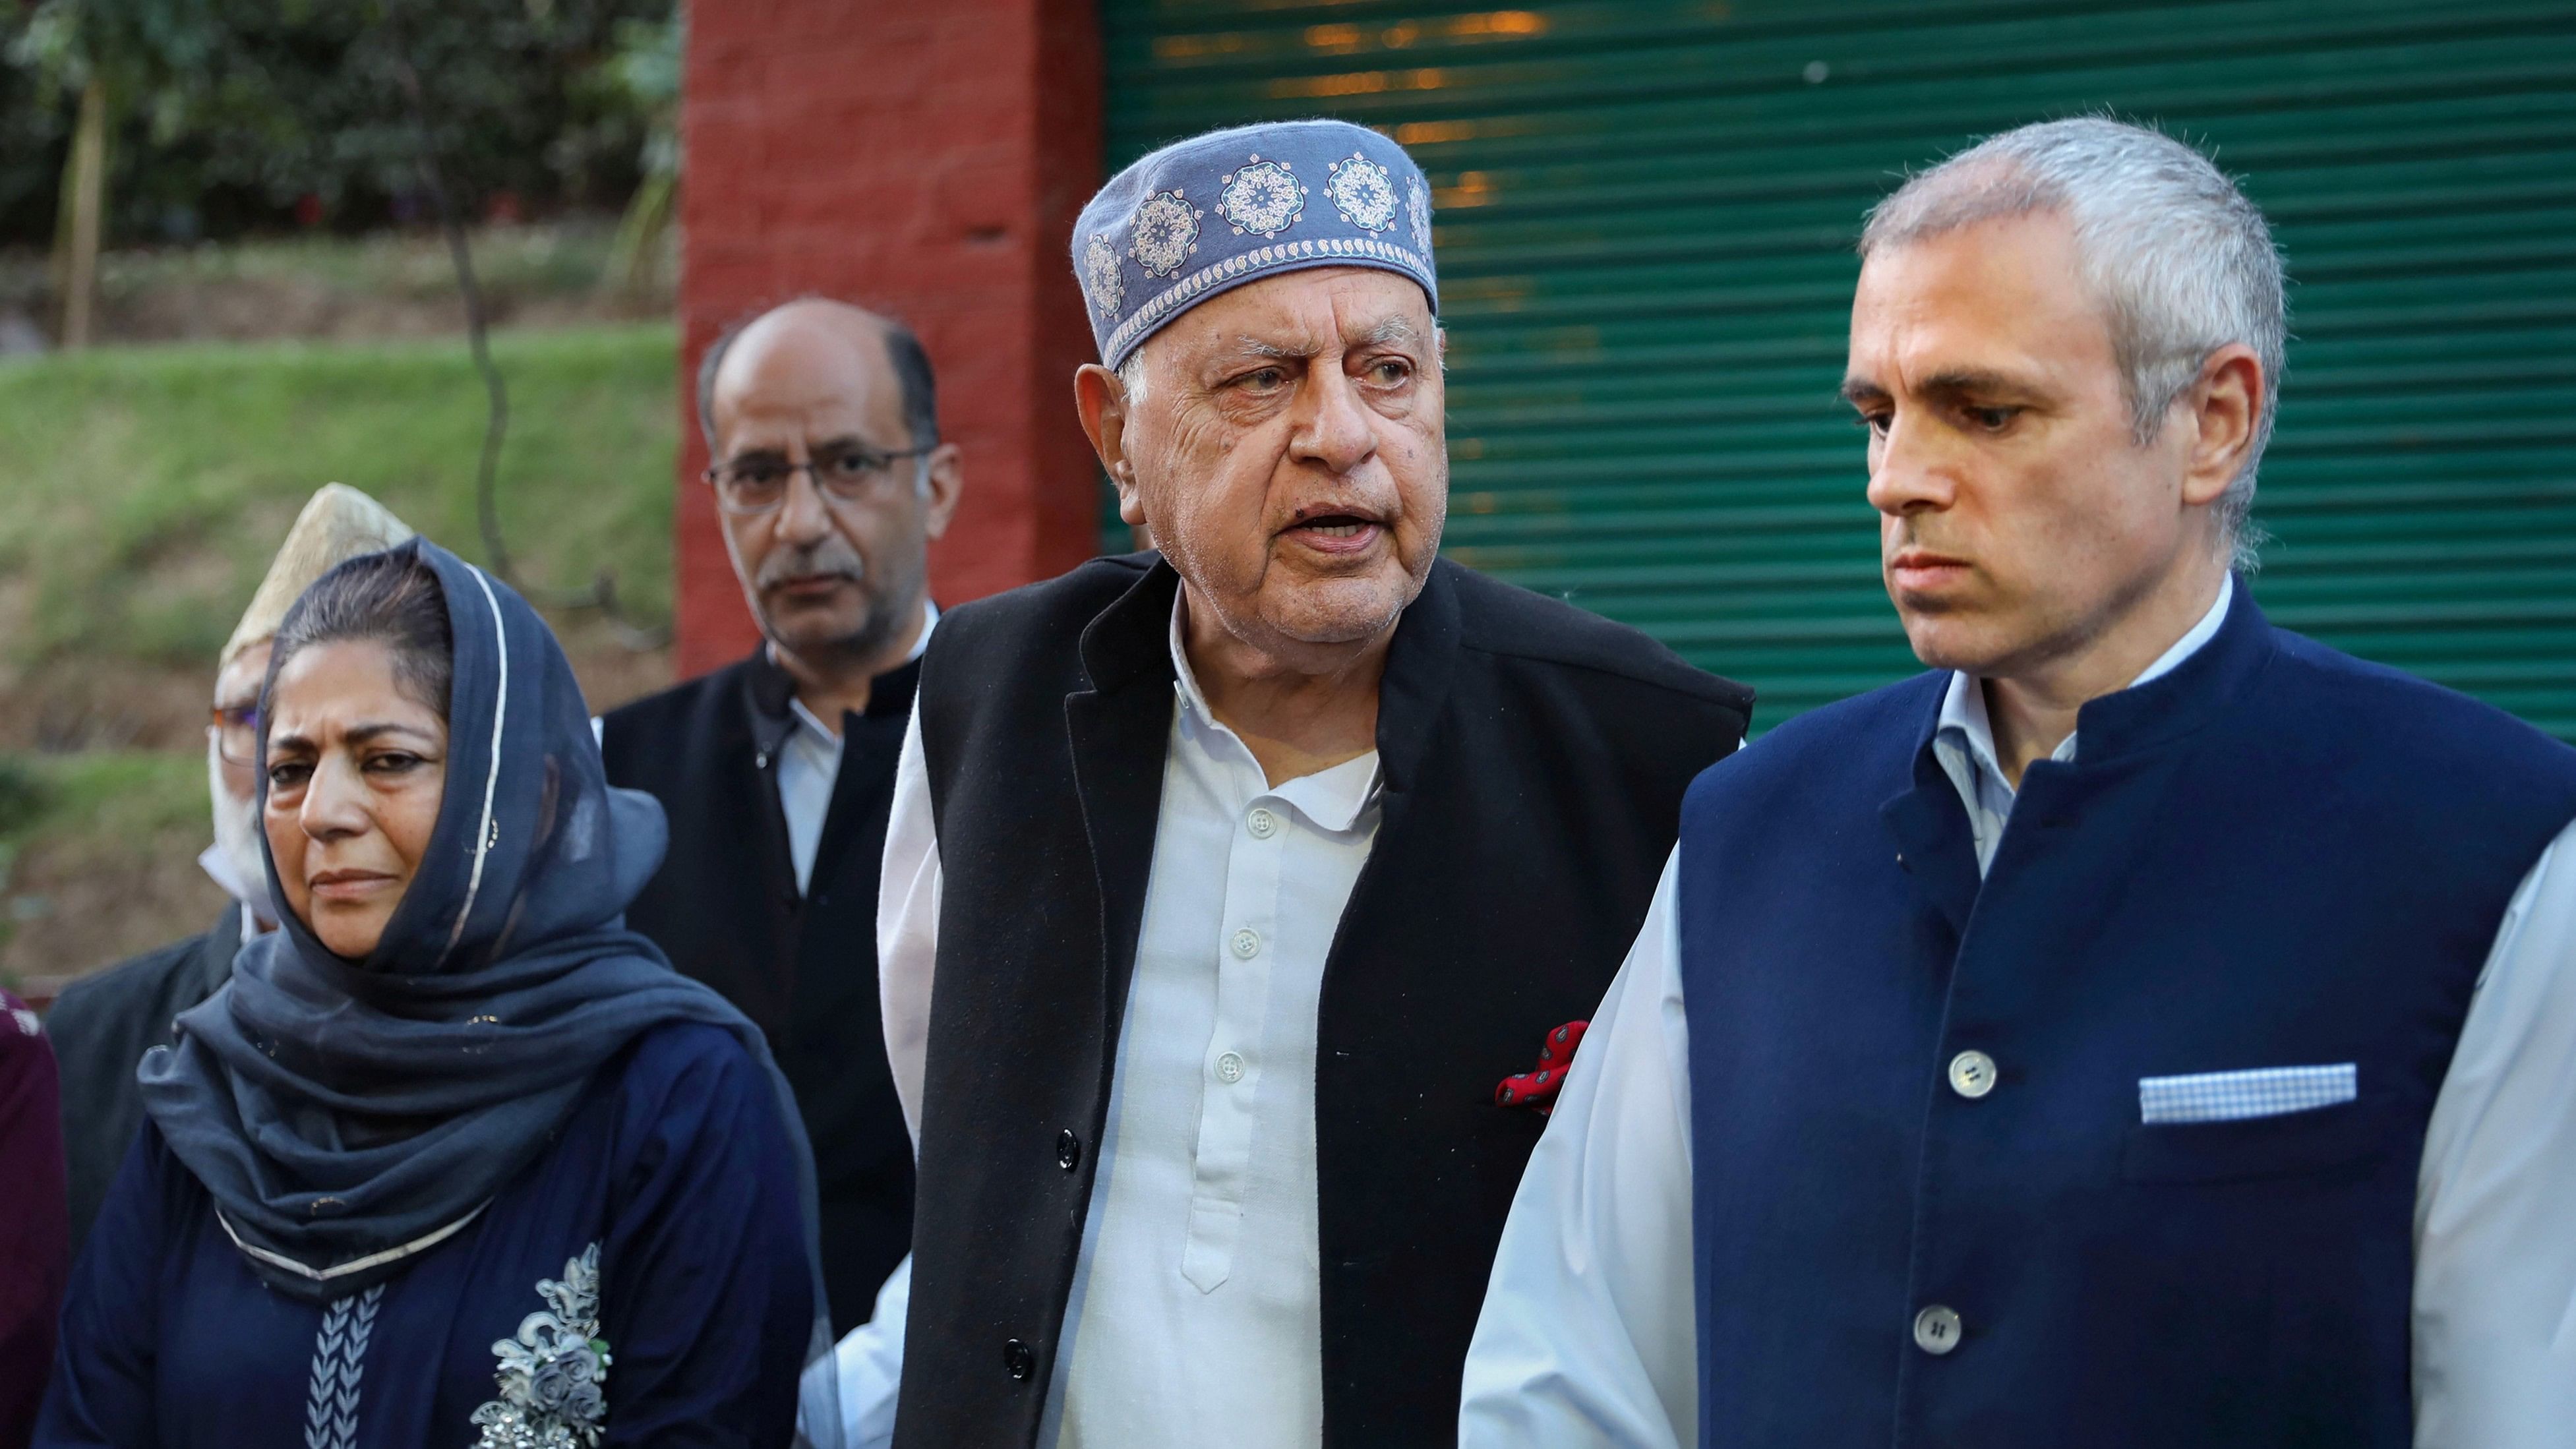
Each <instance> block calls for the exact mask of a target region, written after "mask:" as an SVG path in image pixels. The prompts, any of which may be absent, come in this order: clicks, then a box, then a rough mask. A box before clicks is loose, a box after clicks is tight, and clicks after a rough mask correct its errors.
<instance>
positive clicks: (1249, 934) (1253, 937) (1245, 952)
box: [1233, 926, 1261, 961]
mask: <svg viewBox="0 0 2576 1449" xmlns="http://www.w3.org/2000/svg"><path fill="white" fill-rule="evenodd" d="M1233 944H1234V954H1235V955H1236V956H1237V957H1238V958H1240V959H1242V960H1245V961H1249V960H1251V959H1252V958H1253V957H1255V956H1258V955H1260V954H1261V933H1260V932H1259V931H1256V930H1254V929H1252V928H1251V927H1250V926H1246V927H1244V928H1243V929H1242V930H1240V931H1237V932H1235V933H1234V943H1233Z"/></svg>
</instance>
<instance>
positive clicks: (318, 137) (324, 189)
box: [0, 0, 673, 240]
mask: <svg viewBox="0 0 2576 1449" xmlns="http://www.w3.org/2000/svg"><path fill="white" fill-rule="evenodd" d="M672 13H673V3H672V0H38V3H37V4H35V5H34V6H32V7H31V8H28V9H26V10H25V11H24V12H23V14H22V15H19V16H15V17H7V18H0V27H5V29H0V35H5V38H6V43H7V53H8V57H9V60H10V61H11V64H12V68H13V69H14V71H15V72H16V75H15V76H14V77H13V80H14V83H13V84H6V85H0V139H6V140H9V141H11V142H13V143H17V142H25V143H32V144H36V145H42V146H45V147H47V148H48V149H47V150H46V152H45V153H43V154H45V155H46V156H48V157H49V158H50V164H51V166H52V167H54V168H59V166H60V164H61V155H62V152H61V146H62V141H61V136H62V134H63V132H64V131H65V130H66V129H67V126H66V125H65V123H64V120H63V118H64V116H65V115H67V113H68V101H67V99H66V95H67V93H76V92H77V90H78V88H79V86H80V85H81V84H82V83H83V82H84V81H85V80H86V79H87V78H88V77H89V76H90V75H91V74H93V73H95V74H98V75H100V76H101V77H103V78H104V79H105V80H106V81H107V82H108V86H109V90H110V93H111V97H112V104H113V106H114V108H115V112H116V115H117V116H118V126H117V129H116V141H115V145H114V147H113V148H112V155H113V156H114V157H115V161H116V174H115V178H114V186H113V189H112V194H111V225H110V232H111V234H112V235H115V236H118V237H122V238H125V239H129V240H130V239H136V238H157V237H171V238H178V239H187V238H192V237H194V236H197V235H200V234H214V235H222V234H230V233H234V232H238V231H240V230H243V229H248V228H259V227H264V226H276V225H279V224H282V223H284V222H285V221H287V220H288V218H289V217H290V216H291V208H292V207H293V206H294V205H295V203H296V202H297V201H298V200H299V199H301V198H304V197H307V196H310V197H313V198H316V199H317V200H318V201H319V202H320V204H321V206H322V208H323V211H324V213H325V214H326V215H327V216H328V217H330V218H331V219H332V221H333V222H334V223H335V224H338V225H343V226H360V225H367V224H372V223H375V222H379V221H382V220H386V219H392V220H397V221H408V220H420V219H426V216H427V209H428V208H427V196H428V188H427V186H426V185H425V182H424V177H423V173H422V170H421V157H422V154H423V149H424V143H426V145H427V147H428V149H429V150H430V151H431V152H432V153H434V154H435V155H436V156H437V158H438V165H439V170H440V174H441V176H442V178H443V180H444V181H445V183H446V185H447V187H448V188H449V190H450V191H451V192H452V193H453V194H454V195H455V196H456V198H457V199H458V201H459V203H460V205H461V206H463V207H465V208H468V209H471V208H475V207H478V206H479V205H480V204H482V203H483V202H484V201H485V200H486V199H488V198H490V197H491V196H493V195H494V194H496V193H499V192H504V191H506V192H510V193H512V194H514V195H516V196H518V197H519V198H521V200H522V201H523V202H524V203H525V204H527V205H530V206H537V207H544V206H548V205H552V204H555V203H579V204H588V205H595V206H607V205H615V204H617V203H619V202H620V201H622V200H623V199H624V197H625V196H626V194H627V193H628V192H629V191H631V190H632V189H633V187H634V185H635V182H636V179H637V178H638V176H639V175H640V174H641V170H642V162H641V159H640V157H641V153H642V151H643V150H644V147H645V143H646V138H647V137H648V136H649V135H650V134H651V132H652V129H653V123H654V116H653V111H652V103H651V102H650V101H649V100H647V99H645V98H644V96H643V93H642V92H639V91H638V90H637V89H636V87H635V86H634V85H633V84H631V83H630V82H629V81H628V80H627V79H625V78H624V77H623V72H624V71H626V70H628V69H631V66H630V65H629V64H628V62H627V61H626V60H625V59H624V57H625V56H626V55H627V46H628V38H629V37H630V36H631V35H632V34H633V33H635V32H634V31H633V27H636V26H639V25H640V26H643V27H645V28H646V29H647V30H651V29H654V28H656V27H661V28H667V27H668V26H669V24H670V21H671V17H672ZM49 118H50V123H48V122H49ZM34 169H36V168H35V167H34V166H33V165H31V164H30V162H29V160H28V158H27V156H26V155H25V153H24V152H23V151H22V150H21V149H20V148H19V146H18V145H15V144H13V145H12V146H11V147H10V148H9V150H8V152H7V155H6V158H5V160H0V234H6V235H14V236H17V237H19V238H20V239H22V240H31V239H35V238H36V237H38V236H41V235H43V232H42V231H41V230H39V229H38V227H37V223H38V221H39V219H40V218H43V219H49V218H50V214H51V210H50V208H51V198H50V196H49V195H46V194H44V193H43V192H41V191H40V190H39V189H38V188H36V187H34V186H33V185H31V184H30V179H31V178H29V177H27V176H23V175H21V174H20V173H22V172H29V171H33V170H34Z"/></svg>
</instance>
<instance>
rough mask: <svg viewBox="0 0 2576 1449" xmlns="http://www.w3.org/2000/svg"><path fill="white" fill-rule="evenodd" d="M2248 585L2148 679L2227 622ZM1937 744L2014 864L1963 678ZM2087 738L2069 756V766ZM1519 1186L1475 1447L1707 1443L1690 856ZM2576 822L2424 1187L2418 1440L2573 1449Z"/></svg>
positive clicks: (2438, 1136)
mask: <svg viewBox="0 0 2576 1449" xmlns="http://www.w3.org/2000/svg"><path fill="white" fill-rule="evenodd" d="M2227 603H2228V594H2227V593H2226V592H2222V593H2221V594H2220V596H2219V600H2218V602H2217V604H2216V605H2215V606H2213V607H2212V609H2211V611H2210V614H2209V616H2208V617H2206V618H2204V619H2203V620H2202V621H2201V623H2200V624H2199V625H2198V626H2196V627H2195V628H2194V629H2193V630H2192V631H2191V633H2190V634H2187V635H2185V636H2184V637H2183V639H2182V640H2181V641H2180V642H2178V643H2177V644H2176V645H2175V646H2174V649H2173V650H2172V651H2171V652H2169V653H2167V654H2166V656H2165V657H2164V658H2162V659H2160V660H2158V661H2157V662H2156V663H2155V664H2154V665H2153V666H2151V667H2150V668H2149V669H2148V671H2147V673H2146V674H2144V675H2142V676H2140V680H2139V682H2144V681H2145V680H2146V679H2150V678H2153V677H2154V676H2156V675H2158V674H2161V673H2163V672H2165V671H2166V670H2168V669H2171V668H2172V667H2174V666H2175V665H2176V664H2179V663H2180V662H2181V661H2182V660H2183V659H2184V658H2186V657H2188V656H2189V655H2190V654H2191V653H2192V652H2193V651H2194V650H2196V649H2198V648H2199V647H2200V646H2201V645H2202V644H2204V643H2206V642H2207V641H2208V638H2209V636H2210V635H2211V634H2214V633H2216V632H2217V627H2218V622H2219V620H2220V619H2222V618H2223V617H2224V615H2225V611H2226V608H2227ZM1933 749H1934V753H1935V755H1936V757H1937V758H1939V760H1940V762H1941V764H1942V767H1943V769H1944V771H1945V772H1946V773H1948V774H1949V776H1950V778H1951V781H1952V783H1953V784H1955V785H1956V786H1957V787H1958V789H1959V795H1960V800H1961V802H1962V803H1963V804H1965V805H1966V806H1967V809H1968V816H1969V820H1970V822H1971V824H1972V825H1973V826H1974V828H1975V830H1976V843H1977V863H1978V868H1979V870H1980V871H1982V870H1984V868H1985V867H1986V864H1987V863H1988V862H1989V861H1991V860H1992V859H1993V858H1994V848H1995V846H1996V844H1998V843H2000V841H2001V840H2002V837H2003V831H2004V828H2005V825H2006V823H2007V822H2008V820H2009V817H2010V814H2011V810H2012V800H2013V792H2012V789H2011V786H2010V784H2009V783H2008V782H2007V781H2006V780H2005V778H2004V775H2003V772H2002V771H2001V770H2000V769H1999V768H1997V766H1996V763H1995V748H1994V736H1993V731H1992V730H1991V729H1990V728H1989V725H1988V721H1987V718H1986V712H1985V708H1984V691H1983V690H1982V689H1981V688H1980V687H1979V686H1978V684H1977V682H1976V681H1975V680H1974V679H1972V678H1970V677H1969V676H1967V675H1964V674H1961V675H1957V676H1955V677H1954V678H1953V679H1952V681H1951V689H1950V693H1949V695H1948V697H1947V698H1946V699H1945V700H1944V701H1943V704H1942V712H1941V719H1940V723H1939V725H1938V726H1937V727H1936V732H1935V734H1934V739H1933ZM2074 756H2075V741H2074V738H2073V736H2069V737H2068V739H2067V741H2066V743H2065V744H2064V745H2062V746H2061V747H2060V748H2059V750H2058V751H2057V753H2056V754H2055V756H2053V758H2056V759H2059V760H2071V759H2073V758H2074ZM1679 857H1680V851H1679V849H1678V848H1676V849H1675V851H1674V857H1673V859H1672V860H1668V861H1667V862H1666V863H1665V866H1664V877H1663V880H1662V882H1661V883H1660V884H1659V885H1658V886H1657V887H1656V890H1655V899H1654V903H1653V905H1652V906H1651V907H1650V908H1649V909H1648V910H1647V913H1646V921H1645V926H1644V929H1643V930H1641V931H1640V932H1639V933H1638V936H1637V943H1636V946H1635V948H1634V949H1633V950H1631V951H1630V952H1629V955H1628V959H1627V961H1626V962H1625V963H1624V964H1623V965H1622V966H1621V967H1620V969H1619V974H1618V976H1617V977H1616V978H1615V979H1614V980H1613V981H1612V982H1611V984H1610V990H1609V993H1608V994H1607V995H1606V996H1604V997H1603V998H1602V1002H1601V1009H1600V1011H1599V1013H1598V1014H1597V1015H1595V1016H1594V1018H1593V1022H1592V1029H1591V1031H1590V1033H1589V1034H1588V1035H1586V1036H1585V1037H1584V1040H1583V1047H1582V1050H1580V1051H1579V1052H1577V1053H1576V1054H1575V1059H1574V1066H1573V1069H1572V1071H1571V1072H1570V1073H1569V1075H1568V1076H1567V1078H1566V1083H1565V1088H1564V1091H1563V1094H1562V1095H1561V1096H1560V1097H1559V1098H1558V1101H1557V1106H1556V1110H1555V1112H1554V1114H1553V1115H1552V1116H1551V1117H1550V1118H1549V1119H1548V1128H1547V1132H1546V1135H1545V1136H1543V1137H1542V1138H1541V1139H1540V1141H1539V1145H1538V1150H1537V1151H1536V1152H1535V1153H1533V1154H1532V1155H1531V1158H1530V1163H1529V1168H1528V1171H1527V1172H1526V1173H1525V1174H1524V1175H1523V1177H1522V1179H1521V1185H1520V1190H1519V1192H1518V1194H1517V1195H1516V1196H1515V1197H1514V1198H1513V1200H1512V1212H1511V1218H1510V1220H1509V1222H1508V1223H1507V1224H1506V1226H1505V1227H1504V1229H1503V1238H1502V1244H1501V1247H1500V1249H1499V1250H1498V1252H1497V1254H1496V1256H1495V1260H1494V1270H1493V1276H1492V1278H1491V1280H1490V1282H1489V1284H1488V1287H1487V1291H1486V1297H1485V1307H1484V1313H1483V1315H1482V1317H1480V1318H1479V1319H1478V1321H1477V1324H1476V1336H1475V1339H1474V1341H1473V1344H1472V1346H1471V1347H1470V1348H1469V1350H1468V1354H1467V1368H1466V1382H1465V1386H1464V1390H1463V1394H1462V1405H1461V1411H1460V1417H1459V1435H1458V1437H1459V1443H1460V1445H1461V1446H1462V1449H1503V1446H1523V1445H1528V1446H1537V1445H1547V1446H1551V1449H1579V1446H1586V1445H1597V1446H1613V1445H1615V1446H1618V1449H1661V1446H1679V1445H1685V1444H1695V1443H1697V1442H1698V1432H1699V1430H1698V1423H1699V1381H1698V1369H1697V1364H1696V1356H1697V1335H1698V1327H1697V1323H1696V1318H1695V1314H1694V1307H1695V1305H1694V1304H1693V1302H1692V1297H1691V1294H1692V1282H1691V1271H1690V1265H1691V1179H1690V1173H1691V1166H1690V1164H1691V1143H1690V1067H1689V1063H1690V1052H1689V1045H1690V1034H1689V1022H1688V1019H1687V1017H1686V1016H1685V1015H1684V1012H1683V998H1682V977H1681V924H1680V914H1679V911H1678V908H1677V907H1676V905H1675V903H1674V898H1673V895H1674V880H1675V877H1676V874H1677V866H1676V862H1677V861H1678V860H1679ZM2572 1067H2576V823H2571V824H2570V825H2569V826H2568V827H2567V829H2566V830H2565V831H2564V832H2563V833H2561V834H2560V835H2559V836H2558V838H2557V840H2556V841H2555V842H2553V843H2552V844H2551V845H2550V846H2549V847H2548V848H2547V849H2546V850H2544V851H2542V852H2541V855H2540V859H2539V860H2538V861H2537V862H2536V863H2534V864H2533V866H2532V868H2531V870H2530V873H2529V874H2528V875H2526V876H2525V877H2524V878H2523V881H2522V884H2521V887H2520V888H2519V889H2518V890H2517V891H2516V892H2515V895H2514V898H2513V902H2512V904H2511V905H2510V906H2509V907H2508V908H2507V910H2506V912H2505V917H2504V921H2503V923H2502V925H2501V926H2500V927H2499V928H2498V930H2497V932H2496V939H2495V944H2494V947H2493V949H2492V950H2491V951H2490V953H2489V955H2488V957H2487V963H2486V966H2485V968H2484V970H2483V971H2482V972H2481V973H2480V975H2479V978H2478V986H2477V991H2476V994H2475V996H2474V997H2473V998H2472V999H2471V1002H2470V1007H2469V1014H2468V1018H2467V1020H2466V1022H2465V1023H2464V1024H2463V1025H2462V1028H2461V1032H2460V1039H2459V1046H2458V1050H2457V1052H2456V1053H2455V1055H2454V1056H2453V1058H2452V1062H2451V1069H2450V1074H2449V1075H2448V1076H2447V1077H2446V1078H2445V1079H2444V1080H2443V1084H2442V1090H2441V1092H2440V1095H2439V1096H2438V1097H2437V1098H2436V1099H2435V1101H2434V1106H2433V1116H2432V1121H2431V1124H2430V1127H2429V1129H2428V1131H2427V1134H2426V1136H2425V1141H2424V1157H2423V1163H2422V1167H2421V1169H2420V1171H2419V1174H2418V1178H2417V1184H2416V1200H2415V1283H2414V1372H2415V1402H2416V1413H2415V1443H2416V1445H2417V1449H2542V1446H2549V1449H2565V1446H2566V1445H2567V1444H2568V1443H2569V1440H2570V1432H2571V1431H2570V1429H2569V1426H2570V1425H2576V1069H2571V1068H2572Z"/></svg>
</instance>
